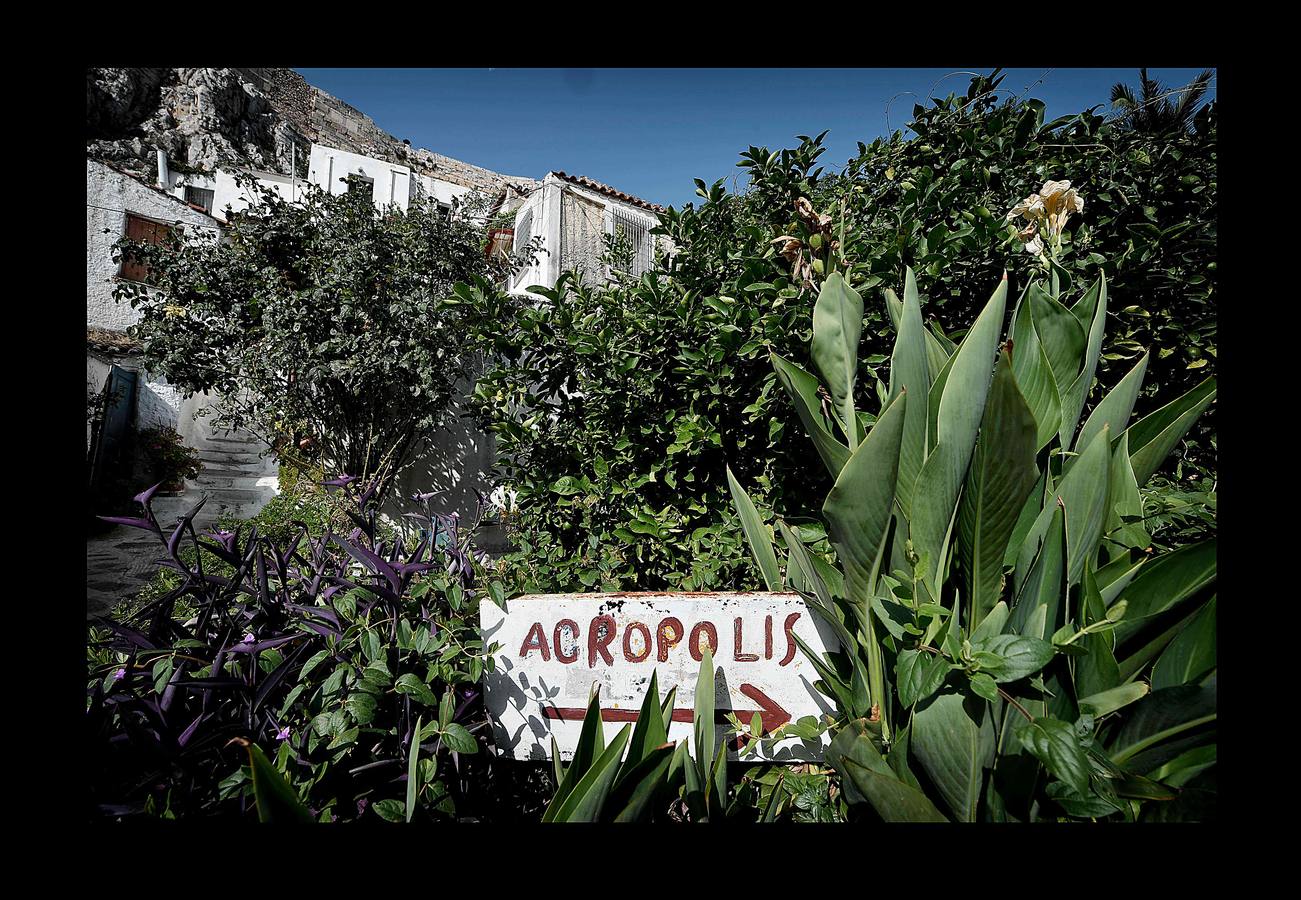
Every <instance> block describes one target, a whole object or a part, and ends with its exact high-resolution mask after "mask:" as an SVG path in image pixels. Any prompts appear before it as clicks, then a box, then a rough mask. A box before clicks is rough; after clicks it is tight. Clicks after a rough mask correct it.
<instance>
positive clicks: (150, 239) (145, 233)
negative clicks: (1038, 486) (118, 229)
mask: <svg viewBox="0 0 1301 900" xmlns="http://www.w3.org/2000/svg"><path fill="white" fill-rule="evenodd" d="M171 234H172V227H171V226H170V225H164V224H163V223H162V222H155V221H154V220H153V219H146V218H145V217H144V216H137V215H136V214H135V213H127V214H126V238H127V240H130V241H135V242H137V243H140V244H162V243H165V242H166V241H167V240H168V238H170V237H171ZM118 277H119V278H123V279H126V280H127V281H139V282H142V283H144V284H150V283H151V282H150V280H149V270H148V268H146V267H145V265H144V264H143V263H141V262H137V261H135V260H127V259H124V260H122V268H121V270H120V271H119V272H118Z"/></svg>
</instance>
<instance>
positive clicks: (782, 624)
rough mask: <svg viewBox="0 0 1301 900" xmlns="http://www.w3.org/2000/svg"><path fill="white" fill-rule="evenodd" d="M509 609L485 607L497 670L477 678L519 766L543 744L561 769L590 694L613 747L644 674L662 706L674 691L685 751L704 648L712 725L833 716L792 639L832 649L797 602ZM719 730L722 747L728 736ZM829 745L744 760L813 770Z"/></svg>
mask: <svg viewBox="0 0 1301 900" xmlns="http://www.w3.org/2000/svg"><path fill="white" fill-rule="evenodd" d="M507 605H508V608H509V613H504V612H502V610H501V609H500V608H499V607H498V606H496V605H495V604H493V603H491V602H488V601H485V602H484V603H482V604H481V605H480V614H479V615H480V624H481V625H482V628H483V639H484V646H485V647H489V648H491V647H493V646H494V645H496V649H495V651H493V652H492V656H493V659H494V671H492V672H485V673H484V676H483V680H484V689H485V701H486V704H487V708H488V714H489V717H490V718H491V720H492V727H493V730H494V735H495V738H496V745H497V748H498V752H500V753H503V754H505V755H509V756H512V757H514V758H516V759H547V758H549V757H550V755H551V737H552V735H555V738H556V743H557V745H558V746H559V748H560V755H561V758H562V759H566V760H568V759H570V758H571V757H572V756H573V752H574V748H575V746H576V744H577V742H578V735H579V733H580V731H581V730H582V721H583V717H584V715H585V714H586V711H587V705H588V700H589V698H590V696H591V690H592V687H593V685H596V686H599V688H600V692H601V719H602V722H603V724H604V727H605V732H606V740H607V741H608V740H610V739H611V738H613V737H614V736H615V735H616V734H617V733H618V731H619V729H621V728H622V727H623V726H624V725H625V724H626V723H629V722H635V721H636V718H637V714H638V711H639V710H640V709H641V704H642V700H643V699H644V697H645V695H646V690H647V688H648V686H649V685H650V677H651V672H652V671H654V672H656V673H657V679H658V681H659V689H660V699H661V701H662V700H663V698H664V696H665V695H666V694H667V693H668V691H669V689H670V688H672V687H674V686H676V687H677V689H678V691H677V697H676V700H675V708H674V713H673V721H672V723H671V724H670V726H669V735H668V736H669V740H670V741H681V740H686V739H687V738H688V737H689V736H690V735H691V734H692V711H693V709H694V708H695V689H696V677H697V675H698V674H699V672H700V660H701V655H702V652H703V649H704V648H705V647H708V648H709V650H710V652H711V653H712V654H713V658H714V665H715V673H714V678H715V697H714V701H715V708H716V709H718V710H719V713H718V719H719V720H720V721H723V720H722V716H723V714H724V713H726V712H727V711H728V710H732V711H734V712H735V713H736V715H737V716H738V718H740V720H741V721H742V722H744V723H749V722H750V719H751V716H752V715H753V713H754V712H756V711H758V712H759V714H760V716H761V717H762V720H763V726H764V732H765V734H767V733H771V732H772V731H774V730H775V729H776V728H778V727H779V726H780V725H782V724H783V723H785V722H788V721H791V722H794V721H797V720H799V719H801V718H803V717H805V716H813V717H814V718H817V719H821V718H822V717H823V716H824V715H826V714H834V707H833V706H832V704H831V702H830V701H829V700H828V699H827V698H826V697H824V696H823V695H822V693H821V692H820V691H818V689H817V688H815V687H814V686H813V685H814V683H815V682H816V681H817V680H818V674H817V670H816V669H814V668H813V666H812V665H811V664H810V663H809V661H808V660H807V659H806V658H805V656H804V653H803V651H801V650H800V648H799V647H798V646H797V645H796V643H795V640H794V638H793V635H799V637H800V640H802V641H804V642H805V643H806V644H807V645H808V646H809V647H810V648H812V649H813V650H815V651H817V652H819V653H821V652H823V651H825V650H836V649H838V648H839V645H838V644H837V642H836V638H835V635H834V634H833V633H832V632H831V630H830V628H829V627H828V626H827V625H826V623H824V622H822V621H821V619H819V618H818V616H817V613H815V612H814V611H813V610H811V609H810V608H809V607H808V605H807V604H806V603H805V602H804V600H803V598H801V597H800V595H799V594H793V593H790V594H785V593H783V594H777V593H623V594H536V595H530V596H525V597H517V598H515V599H513V600H511V601H509V603H508V604H507ZM716 730H717V732H718V734H719V735H720V739H721V735H722V733H723V732H724V731H725V728H723V727H717V729H716ZM827 740H828V738H827V737H826V736H824V737H823V739H822V740H820V741H819V740H803V739H800V738H798V737H790V738H785V739H783V740H781V741H778V742H776V743H775V744H774V743H772V742H768V743H766V744H764V745H763V749H762V750H761V752H760V753H759V754H758V756H756V757H749V756H747V759H752V758H753V759H765V760H791V761H801V762H813V761H819V760H821V759H822V752H823V747H824V745H825V744H824V742H825V741H827ZM714 750H715V751H716V748H714ZM692 752H693V753H695V752H696V749H695V748H694V747H693V748H692ZM732 756H733V758H735V756H736V754H735V749H733V751H732Z"/></svg>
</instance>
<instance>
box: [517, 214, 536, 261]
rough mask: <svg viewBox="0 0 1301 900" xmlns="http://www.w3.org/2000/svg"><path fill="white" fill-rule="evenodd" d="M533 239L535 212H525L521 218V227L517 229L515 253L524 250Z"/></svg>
mask: <svg viewBox="0 0 1301 900" xmlns="http://www.w3.org/2000/svg"><path fill="white" fill-rule="evenodd" d="M532 239H533V210H531V209H530V210H525V212H524V215H522V216H520V220H519V227H518V228H516V229H515V252H516V253H518V252H519V251H521V250H523V249H524V248H525V247H527V246H528V245H529V241H531V240H532Z"/></svg>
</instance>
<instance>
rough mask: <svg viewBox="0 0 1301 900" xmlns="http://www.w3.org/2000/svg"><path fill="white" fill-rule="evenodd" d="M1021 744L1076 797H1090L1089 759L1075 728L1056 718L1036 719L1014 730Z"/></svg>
mask: <svg viewBox="0 0 1301 900" xmlns="http://www.w3.org/2000/svg"><path fill="white" fill-rule="evenodd" d="M1016 734H1017V737H1018V738H1019V739H1020V741H1021V745H1022V746H1023V747H1025V748H1026V749H1027V750H1029V751H1030V752H1031V753H1033V754H1034V755H1035V757H1036V758H1038V760H1039V761H1040V762H1041V763H1043V764H1044V767H1045V768H1046V769H1048V771H1049V772H1051V773H1052V774H1053V775H1054V776H1056V777H1057V778H1060V779H1061V780H1062V781H1064V782H1065V783H1066V784H1068V785H1069V786H1070V787H1071V789H1072V790H1074V791H1076V792H1077V793H1079V794H1082V795H1085V796H1088V794H1089V758H1088V756H1087V754H1086V753H1085V752H1084V748H1083V747H1081V746H1080V741H1079V738H1078V737H1077V736H1076V734H1075V726H1073V725H1071V724H1070V723H1068V722H1061V721H1058V720H1057V719H1046V718H1045V719H1035V720H1034V721H1033V722H1027V723H1026V724H1024V725H1022V726H1020V727H1018V728H1017V729H1016Z"/></svg>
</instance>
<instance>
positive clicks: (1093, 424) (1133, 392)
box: [1072, 353, 1149, 453]
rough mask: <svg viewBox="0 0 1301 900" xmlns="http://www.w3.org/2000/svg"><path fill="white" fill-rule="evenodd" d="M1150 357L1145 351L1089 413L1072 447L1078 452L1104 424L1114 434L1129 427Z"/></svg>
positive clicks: (1087, 444)
mask: <svg viewBox="0 0 1301 900" xmlns="http://www.w3.org/2000/svg"><path fill="white" fill-rule="evenodd" d="M1148 358H1149V354H1147V353H1144V354H1143V356H1142V358H1141V359H1140V360H1139V361H1138V362H1137V363H1136V364H1135V366H1134V368H1132V369H1130V370H1129V374H1127V375H1126V376H1125V377H1124V378H1122V379H1121V380H1120V383H1119V384H1117V385H1116V386H1115V387H1114V388H1112V389H1111V391H1110V392H1109V393H1108V394H1107V396H1105V397H1103V398H1102V402H1101V403H1099V404H1098V405H1097V406H1095V407H1094V408H1093V412H1092V413H1090V414H1089V418H1088V419H1087V420H1086V421H1085V422H1084V427H1083V428H1081V429H1080V433H1079V435H1078V436H1076V438H1075V445H1074V447H1072V449H1073V450H1075V452H1077V453H1078V452H1079V450H1080V448H1081V447H1087V446H1089V442H1090V441H1092V440H1093V438H1094V437H1095V436H1096V435H1097V433H1098V432H1099V431H1101V430H1102V426H1103V425H1110V426H1111V433H1112V434H1113V435H1117V434H1121V433H1122V432H1124V431H1125V430H1126V429H1127V428H1128V426H1129V417H1130V416H1131V415H1133V413H1134V402H1135V401H1136V400H1137V399H1138V392H1139V389H1140V388H1142V387H1143V376H1144V374H1146V372H1147V361H1148Z"/></svg>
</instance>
